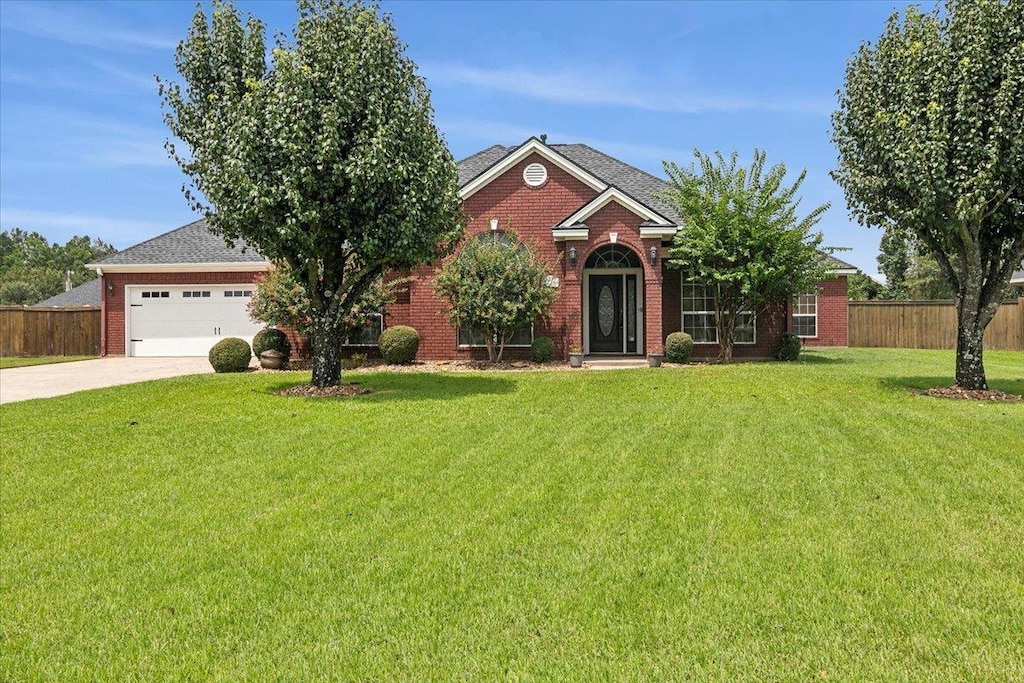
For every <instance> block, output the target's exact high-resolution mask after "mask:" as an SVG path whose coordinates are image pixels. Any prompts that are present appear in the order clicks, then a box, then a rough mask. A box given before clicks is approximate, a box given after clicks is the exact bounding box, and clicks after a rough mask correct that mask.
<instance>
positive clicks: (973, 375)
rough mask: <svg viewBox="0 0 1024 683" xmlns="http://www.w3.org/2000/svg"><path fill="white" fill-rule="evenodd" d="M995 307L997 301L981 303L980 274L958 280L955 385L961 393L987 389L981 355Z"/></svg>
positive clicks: (966, 275) (982, 298) (969, 274)
mask: <svg viewBox="0 0 1024 683" xmlns="http://www.w3.org/2000/svg"><path fill="white" fill-rule="evenodd" d="M979 270H980V269H979ZM997 299H998V298H997ZM998 307H999V302H998V300H996V301H995V302H994V303H993V302H986V301H984V297H983V289H982V286H981V276H980V273H975V272H971V273H966V274H965V275H964V276H963V277H962V278H961V284H960V288H959V291H958V292H957V293H956V318H957V333H956V384H957V386H959V387H961V388H962V389H969V390H978V389H988V382H987V381H986V379H985V364H984V362H983V360H982V351H983V349H984V338H985V328H986V327H987V326H988V324H989V322H990V321H991V320H992V317H993V316H994V315H995V311H996V309H997V308H998Z"/></svg>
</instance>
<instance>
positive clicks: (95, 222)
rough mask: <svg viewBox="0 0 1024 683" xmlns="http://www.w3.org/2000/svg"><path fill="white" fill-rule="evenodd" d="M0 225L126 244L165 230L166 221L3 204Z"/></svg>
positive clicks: (56, 236) (59, 237)
mask: <svg viewBox="0 0 1024 683" xmlns="http://www.w3.org/2000/svg"><path fill="white" fill-rule="evenodd" d="M0 226H2V229H4V230H10V229H11V228H22V229H23V230H28V231H36V232H39V233H40V234H43V235H46V236H47V238H49V239H51V240H60V241H66V240H68V239H70V238H71V237H73V236H75V235H91V236H93V237H99V238H100V239H103V240H105V241H107V242H111V243H113V244H114V245H125V244H132V243H134V242H137V241H139V240H142V239H147V238H149V237H152V236H153V235H158V234H160V233H163V232H166V231H167V230H168V226H169V224H168V223H154V222H152V221H145V220H137V219H132V218H114V217H110V216H97V215H95V214H84V213H68V212H61V211H44V210H38V209H26V208H18V207H6V206H5V207H0Z"/></svg>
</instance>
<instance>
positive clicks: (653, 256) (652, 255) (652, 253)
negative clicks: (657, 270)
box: [647, 246, 658, 266]
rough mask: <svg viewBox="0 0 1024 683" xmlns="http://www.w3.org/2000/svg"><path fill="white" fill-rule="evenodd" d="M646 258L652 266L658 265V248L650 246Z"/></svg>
mask: <svg viewBox="0 0 1024 683" xmlns="http://www.w3.org/2000/svg"><path fill="white" fill-rule="evenodd" d="M647 257H648V259H650V261H651V265H652V266H654V265H657V264H658V248H657V247H653V246H652V247H651V248H650V250H649V251H648V252H647Z"/></svg>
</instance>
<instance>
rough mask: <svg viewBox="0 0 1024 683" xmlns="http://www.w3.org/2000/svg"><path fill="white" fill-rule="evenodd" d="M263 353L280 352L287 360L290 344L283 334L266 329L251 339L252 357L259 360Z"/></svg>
mask: <svg viewBox="0 0 1024 683" xmlns="http://www.w3.org/2000/svg"><path fill="white" fill-rule="evenodd" d="M264 351H280V352H281V354H282V355H283V356H284V357H285V360H287V359H288V358H289V357H290V356H291V355H292V344H291V342H290V341H288V335H286V334H285V333H284V332H282V331H281V330H275V329H274V328H272V327H268V328H266V329H265V330H260V331H259V332H257V333H256V336H255V337H253V338H252V355H254V356H256V357H257V358H259V357H260V354H262V353H263V352H264Z"/></svg>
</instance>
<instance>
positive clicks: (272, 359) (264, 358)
mask: <svg viewBox="0 0 1024 683" xmlns="http://www.w3.org/2000/svg"><path fill="white" fill-rule="evenodd" d="M285 361H286V358H285V357H284V354H283V353H281V352H280V351H275V350H274V349H267V350H266V351H264V352H263V353H261V354H260V367H261V368H265V369H267V370H280V369H281V368H283V367H284V364H285Z"/></svg>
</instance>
